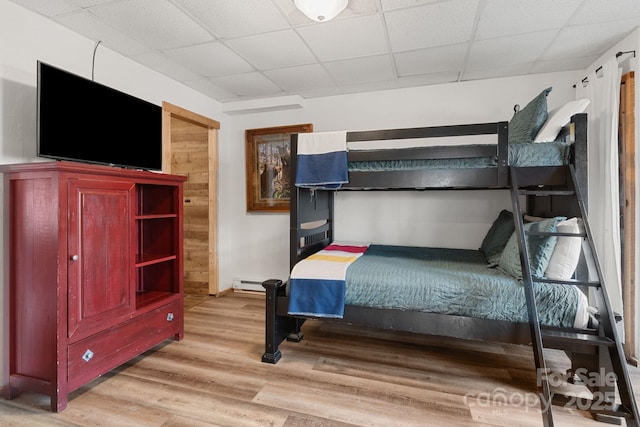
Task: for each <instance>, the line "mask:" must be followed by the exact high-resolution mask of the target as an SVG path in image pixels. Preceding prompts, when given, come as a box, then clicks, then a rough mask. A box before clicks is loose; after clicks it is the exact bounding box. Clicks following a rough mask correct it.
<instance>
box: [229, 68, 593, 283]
mask: <svg viewBox="0 0 640 427" xmlns="http://www.w3.org/2000/svg"><path fill="white" fill-rule="evenodd" d="M581 74H582V73H575V72H564V73H553V74H544V75H535V76H523V77H513V78H505V79H496V80H483V81H476V82H462V83H453V84H445V85H437V86H428V87H421V88H416V89H399V90H392V91H381V92H370V93H365V94H358V95H345V96H335V97H326V98H316V99H307V100H306V101H305V103H304V108H302V109H298V110H286V111H280V112H269V113H260V114H250V115H238V116H233V117H231V118H230V119H229V120H228V121H227V122H226V123H225V124H226V125H227V126H228V129H227V131H228V132H227V137H228V138H229V140H227V141H225V143H224V144H222V145H221V150H220V188H219V191H220V201H221V202H220V212H219V214H220V219H219V221H220V223H219V224H220V230H219V236H220V242H219V250H220V287H221V288H225V287H229V286H230V285H231V281H232V279H233V278H236V277H237V278H246V279H251V280H265V279H267V278H279V279H286V278H287V276H288V270H289V265H288V264H289V257H288V245H289V215H288V214H283V213H246V199H245V188H246V187H245V182H246V181H245V180H246V178H245V168H244V167H243V165H244V161H245V153H244V131H245V129H253V128H263V127H271V126H283V125H293V124H302V123H313V126H314V130H315V131H317V132H321V131H331V130H373V129H386V128H398V127H416V126H429V125H448V124H460V123H479V122H490V121H499V120H509V119H510V118H511V116H512V115H513V106H514V104H516V103H518V104H520V105H521V106H522V107H524V106H525V104H526V103H527V102H529V101H530V100H531V99H532V98H533V97H535V96H536V95H537V94H538V93H539V92H540V91H542V90H543V89H544V88H546V87H549V86H552V87H553V90H552V91H551V93H550V94H549V98H548V102H549V108H550V109H551V108H554V107H556V106H559V105H561V104H562V103H564V102H566V101H568V100H571V99H574V89H573V87H572V86H573V84H574V83H575V82H576V80H577V78H578V76H579V75H580V77H579V78H582V76H581ZM378 195H379V194H375V193H362V192H354V193H349V192H341V193H339V194H338V195H337V200H336V229H337V232H336V238H338V239H344V240H359V241H371V240H372V239H373V240H375V242H376V243H397V244H422V245H428V246H449V247H451V246H455V247H461V248H478V247H479V246H480V243H481V241H482V238H483V237H484V234H485V233H486V231H487V230H488V229H489V227H490V225H491V223H492V222H493V220H494V219H495V217H496V216H497V214H498V212H499V211H500V209H501V208H503V207H505V208H510V199H509V196H508V193H507V192H506V191H498V190H493V191H464V192H449V191H443V192H410V193H393V194H391V193H385V200H388V201H387V202H385V203H384V204H380V203H379V197H378ZM398 227H399V228H398ZM410 227H416V228H415V229H412V228H410ZM372 230H377V231H378V232H380V231H381V230H382V233H381V234H377V235H376V236H375V239H374V234H373V233H372Z"/></svg>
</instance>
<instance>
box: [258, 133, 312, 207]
mask: <svg viewBox="0 0 640 427" xmlns="http://www.w3.org/2000/svg"><path fill="white" fill-rule="evenodd" d="M306 132H313V124H311V123H306V124H298V125H287V126H275V127H269V128H261V129H247V130H245V139H246V146H245V155H246V173H247V212H260V211H269V212H288V211H289V208H290V204H289V203H290V200H291V197H290V195H291V189H292V188H293V185H294V183H293V181H294V179H295V177H291V176H290V172H289V170H290V167H289V166H290V162H291V134H294V133H306Z"/></svg>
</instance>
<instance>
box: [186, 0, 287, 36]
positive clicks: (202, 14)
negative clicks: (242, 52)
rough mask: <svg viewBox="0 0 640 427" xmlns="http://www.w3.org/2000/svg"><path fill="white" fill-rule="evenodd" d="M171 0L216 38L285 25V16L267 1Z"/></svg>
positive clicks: (263, 30) (253, 32) (267, 29)
mask: <svg viewBox="0 0 640 427" xmlns="http://www.w3.org/2000/svg"><path fill="white" fill-rule="evenodd" d="M174 1H175V3H176V4H179V5H181V6H182V7H183V8H184V10H185V11H187V12H188V13H189V14H190V15H191V16H192V17H194V18H195V19H197V20H198V21H200V22H202V23H203V24H204V25H205V26H206V27H207V28H209V30H210V31H211V32H212V33H213V34H215V35H216V36H217V37H220V38H231V37H239V36H245V35H249V34H258V33H264V32H267V31H275V30H283V29H286V28H289V24H288V22H287V20H286V19H285V18H284V16H283V15H282V13H280V11H279V10H278V8H277V7H276V6H275V5H274V4H273V2H271V1H265V0H174Z"/></svg>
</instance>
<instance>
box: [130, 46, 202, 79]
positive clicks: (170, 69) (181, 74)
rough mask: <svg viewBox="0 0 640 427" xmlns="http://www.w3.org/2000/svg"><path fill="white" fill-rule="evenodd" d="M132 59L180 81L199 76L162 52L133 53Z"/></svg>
mask: <svg viewBox="0 0 640 427" xmlns="http://www.w3.org/2000/svg"><path fill="white" fill-rule="evenodd" d="M132 59H134V60H135V61H137V62H139V63H141V64H142V65H145V66H147V67H149V68H151V69H153V70H156V71H158V72H159V73H162V74H164V75H166V76H169V77H171V78H172V79H175V80H178V81H180V82H184V81H187V80H196V79H198V78H200V77H201V76H199V75H197V74H195V73H194V72H193V71H191V70H189V69H188V68H186V67H184V66H182V65H180V64H178V63H176V62H175V61H172V60H171V59H169V58H168V57H167V56H166V55H164V54H162V53H157V52H151V53H144V54H141V55H133V56H132Z"/></svg>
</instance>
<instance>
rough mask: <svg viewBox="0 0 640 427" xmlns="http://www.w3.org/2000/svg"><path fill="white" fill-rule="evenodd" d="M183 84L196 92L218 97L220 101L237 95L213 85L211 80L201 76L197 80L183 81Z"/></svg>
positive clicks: (228, 99)
mask: <svg viewBox="0 0 640 427" xmlns="http://www.w3.org/2000/svg"><path fill="white" fill-rule="evenodd" d="M185 84H186V85H187V86H189V87H190V88H192V89H195V90H197V91H198V92H200V93H202V94H204V95H207V96H210V97H211V98H214V99H218V100H220V101H223V102H226V101H233V100H236V99H238V96H237V95H236V94H235V93H232V92H229V91H227V90H225V89H222V88H220V87H218V86H216V85H214V84H213V83H212V82H211V80H209V79H206V78H202V79H197V80H188V81H185Z"/></svg>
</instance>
